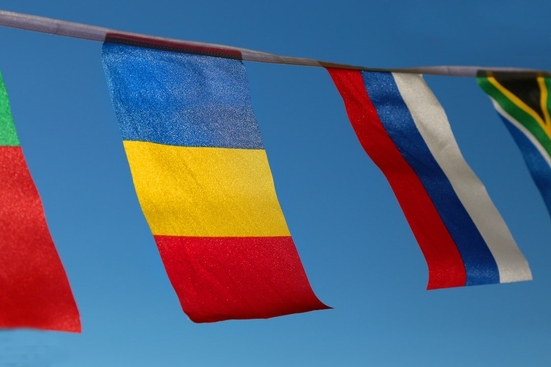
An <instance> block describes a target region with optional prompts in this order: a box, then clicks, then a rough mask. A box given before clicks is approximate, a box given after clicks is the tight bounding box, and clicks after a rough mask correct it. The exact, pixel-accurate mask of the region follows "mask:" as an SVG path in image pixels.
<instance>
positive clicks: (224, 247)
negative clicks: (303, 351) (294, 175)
mask: <svg viewBox="0 0 551 367" xmlns="http://www.w3.org/2000/svg"><path fill="white" fill-rule="evenodd" d="M115 42H117V43H115ZM120 43H129V40H124V39H122V40H121V39H116V38H109V39H108V41H107V42H106V43H104V45H103V63H104V69H105V73H106V76H107V82H108V86H109V90H110V93H111V97H112V101H113V105H114V108H115V112H116V115H117V118H118V121H119V126H120V131H121V134H122V138H123V143H124V148H125V151H126V155H127V158H128V162H129V165H130V170H131V173H132V178H133V181H134V185H135V188H136V192H137V195H138V199H139V201H140V205H141V207H142V210H143V212H144V215H145V217H146V219H147V222H148V224H149V226H150V228H151V231H152V233H153V236H154V238H155V241H156V243H157V246H158V249H159V252H160V255H161V257H162V260H163V263H164V265H165V268H166V271H167V274H168V276H169V278H170V281H171V283H172V285H173V287H174V289H175V291H176V293H177V295H178V297H179V300H180V303H181V305H182V308H183V310H184V312H185V313H186V314H187V315H188V316H189V317H190V319H191V320H192V321H195V322H214V321H221V320H227V319H250V318H269V317H274V316H280V315H285V314H290V313H298V312H306V311H312V310H319V309H325V308H328V307H327V306H325V305H324V304H323V303H321V302H320V301H319V300H318V298H317V297H316V296H315V294H314V292H313V291H312V289H311V286H310V284H309V282H308V279H307V277H306V273H305V272H304V269H303V267H302V263H301V261H300V258H299V255H298V253H297V250H296V248H295V245H294V243H293V239H292V238H291V234H290V232H289V229H288V227H287V224H286V222H285V218H284V216H283V212H282V211H281V208H280V205H279V201H278V199H277V196H276V192H275V187H274V182H273V179H272V174H271V171H270V166H269V164H268V158H267V156H266V151H265V150H264V146H263V144H262V139H261V136H260V131H259V129H258V125H257V122H256V119H255V116H254V114H253V110H252V105H251V97H250V92H249V86H248V80H247V75H246V72H245V67H244V65H243V63H242V62H241V60H238V59H235V58H236V57H235V55H230V56H234V58H233V59H230V58H226V57H213V56H205V55H203V54H205V53H206V54H209V55H213V53H214V54H215V53H216V50H206V51H205V50H195V52H197V53H199V54H189V53H184V52H177V51H179V50H177V49H176V50H175V49H173V48H171V47H167V46H166V45H158V44H157V45H155V44H153V45H149V44H148V45H145V46H147V47H141V46H142V45H140V47H135V46H130V45H122V44H120ZM192 51H194V50H192ZM225 56H227V55H225Z"/></svg>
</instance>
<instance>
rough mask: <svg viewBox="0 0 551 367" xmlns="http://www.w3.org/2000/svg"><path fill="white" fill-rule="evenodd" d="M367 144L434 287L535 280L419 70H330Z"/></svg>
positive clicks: (354, 126)
mask: <svg viewBox="0 0 551 367" xmlns="http://www.w3.org/2000/svg"><path fill="white" fill-rule="evenodd" d="M328 71H329V73H330V75H331V77H332V79H333V81H334V82H335V85H336V87H337V89H338V90H339V92H340V94H341V96H342V98H343V100H344V104H345V107H346V111H347V113H348V116H349V118H350V122H351V123H352V126H353V128H354V130H355V132H356V135H357V137H358V139H359V141H360V143H361V144H362V146H363V148H364V149H365V151H366V152H367V154H368V155H369V156H370V157H371V159H372V160H373V161H374V162H375V164H376V165H377V166H378V167H379V168H380V169H381V171H382V172H383V174H384V175H385V176H386V178H387V179H388V181H389V183H390V186H391V187H392V189H393V191H394V193H395V195H396V198H397V199H398V202H399V203H400V206H401V207H402V210H403V212H404V214H405V216H406V219H407V221H408V222H409V225H410V227H411V229H412V231H413V234H414V235H415V237H416V239H417V242H418V243H419V246H420V247H421V250H422V252H423V254H424V256H425V259H426V261H427V265H428V269H429V281H428V287H427V288H428V289H434V288H446V287H459V286H466V285H479V284H492V283H506V282H515V281H522V280H530V279H531V278H532V276H531V272H530V268H529V267H528V264H527V262H526V260H525V258H524V256H523V255H522V254H521V252H520V251H519V249H518V247H517V245H516V243H515V241H514V239H513V237H512V236H511V233H510V232H509V229H508V228H507V226H506V224H505V222H504V221H503V219H502V217H501V215H500V214H499V212H498V211H497V209H496V208H495V206H494V204H493V203H492V201H491V199H490V197H489V196H488V193H487V192H486V189H485V188H484V186H483V185H482V183H481V182H480V180H479V179H478V178H477V177H476V175H475V174H474V172H473V171H472V170H471V169H470V167H469V166H468V165H467V163H466V162H465V160H464V159H463V157H462V155H461V152H460V151H459V147H458V146H457V143H456V141H455V138H454V137H453V134H452V131H451V129H450V125H449V122H448V119H447V117H446V114H445V112H444V110H443V109H442V106H441V105H440V104H439V102H438V100H437V99H436V97H435V96H434V94H433V93H432V91H431V90H430V89H429V87H428V86H427V85H426V83H425V81H424V80H423V78H422V77H421V76H420V75H413V74H398V73H386V72H366V71H357V70H344V69H333V68H328Z"/></svg>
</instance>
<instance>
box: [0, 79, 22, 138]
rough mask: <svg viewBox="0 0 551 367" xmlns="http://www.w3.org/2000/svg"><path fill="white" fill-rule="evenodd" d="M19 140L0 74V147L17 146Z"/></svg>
mask: <svg viewBox="0 0 551 367" xmlns="http://www.w3.org/2000/svg"><path fill="white" fill-rule="evenodd" d="M19 145H20V143H19V138H18V137H17V132H16V131H15V125H14V124H13V118H12V116H11V109H10V101H9V99H8V92H7V90H6V86H5V85H4V79H3V78H2V74H0V146H19Z"/></svg>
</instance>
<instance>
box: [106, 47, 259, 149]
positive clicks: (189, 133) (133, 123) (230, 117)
mask: <svg viewBox="0 0 551 367" xmlns="http://www.w3.org/2000/svg"><path fill="white" fill-rule="evenodd" d="M121 61H124V62H121ZM103 62H104V70H105V73H106V75H107V84H108V87H109V91H110V93H111V98H112V101H113V106H114V108H115V113H116V114H117V119H118V121H119V125H120V130H121V134H122V138H123V140H133V141H147V142H152V143H159V144H167V145H177V146H193V147H223V148H250V149H262V148H263V144H262V138H261V137H260V131H259V129H258V124H257V122H256V119H255V116H254V113H253V109H252V103H251V96H250V92H249V83H248V80H247V74H246V71H245V66H244V65H243V63H242V62H241V61H239V60H230V59H224V58H218V57H207V56H201V55H190V54H184V53H175V52H168V51H162V50H155V49H149V48H142V47H133V46H126V45H118V44H113V43H104V45H103ZM114 86H116V88H115V87H114Z"/></svg>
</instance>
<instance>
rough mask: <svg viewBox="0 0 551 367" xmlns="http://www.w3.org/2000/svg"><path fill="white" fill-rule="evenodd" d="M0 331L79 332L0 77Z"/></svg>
mask: <svg viewBox="0 0 551 367" xmlns="http://www.w3.org/2000/svg"><path fill="white" fill-rule="evenodd" d="M0 327H1V328H33V329H43V330H55V331H69V332H80V331H81V324H80V316H79V312H78V309H77V305H76V303H75V300H74V298H73V294H72V292H71V287H70V285H69V280H68V279H67V275H66V273H65V270H64V269H63V264H62V263H61V260H60V258H59V255H58V253H57V250H56V248H55V245H54V242H53V240H52V237H51V235H50V231H49V230H48V225H47V224H46V218H45V217H44V210H43V208H42V202H41V200H40V196H39V195H38V191H37V190H36V187H35V185H34V182H33V179H32V177H31V175H30V172H29V169H28V167H27V163H26V161H25V157H24V155H23V151H22V149H21V145H20V143H19V138H18V136H17V132H16V130H15V125H14V123H13V119H12V115H11V109H10V104H9V100H8V94H7V91H6V87H5V85H4V82H3V79H2V76H1V75H0Z"/></svg>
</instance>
